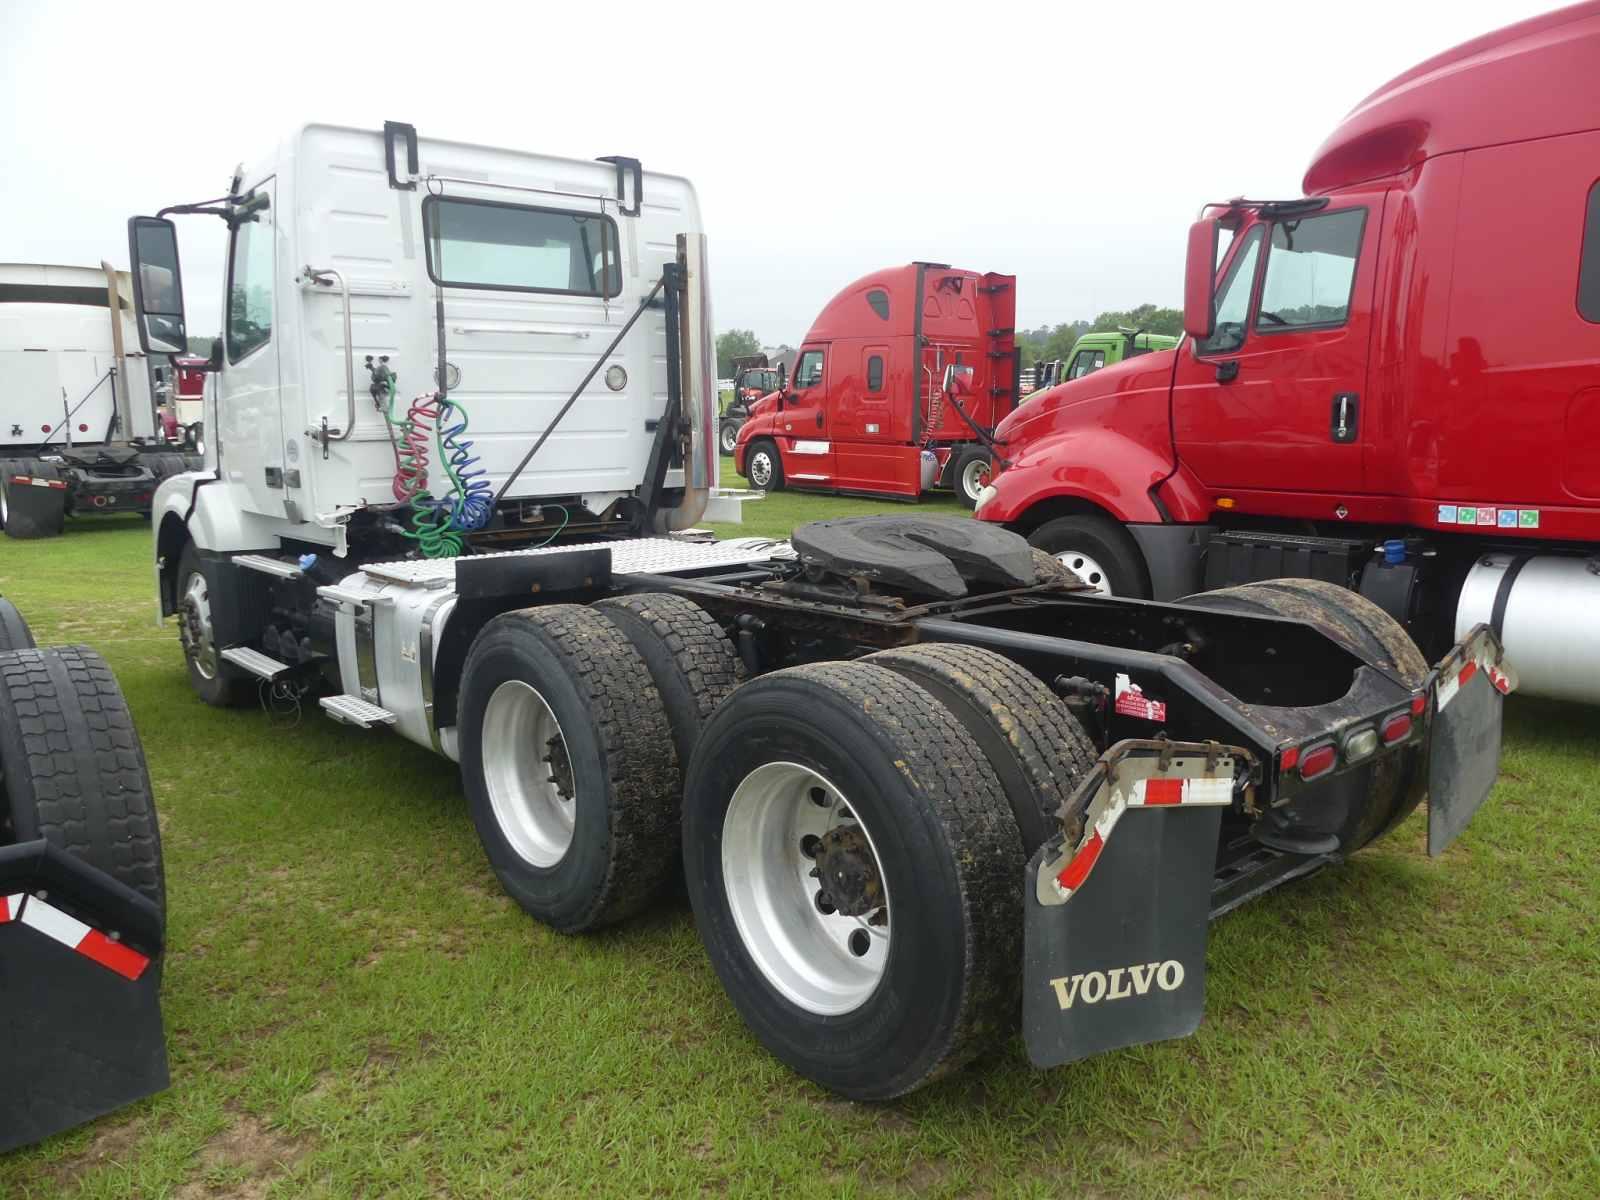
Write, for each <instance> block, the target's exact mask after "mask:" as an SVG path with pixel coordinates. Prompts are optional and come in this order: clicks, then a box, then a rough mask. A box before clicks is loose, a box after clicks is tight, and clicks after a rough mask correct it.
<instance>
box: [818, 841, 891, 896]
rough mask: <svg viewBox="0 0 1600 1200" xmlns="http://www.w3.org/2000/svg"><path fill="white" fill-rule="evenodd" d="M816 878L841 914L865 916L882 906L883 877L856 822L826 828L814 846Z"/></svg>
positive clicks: (870, 848)
mask: <svg viewBox="0 0 1600 1200" xmlns="http://www.w3.org/2000/svg"><path fill="white" fill-rule="evenodd" d="M816 861H817V878H818V879H819V880H820V881H821V883H822V890H823V893H824V895H825V897H826V899H827V900H828V901H829V902H830V903H831V904H832V905H833V907H834V908H835V909H836V910H838V912H839V914H840V915H841V916H846V917H864V916H866V915H867V914H868V913H870V912H873V911H874V910H876V909H879V908H882V907H883V877H882V876H881V875H879V874H878V860H877V859H876V858H875V857H874V856H873V853H872V847H871V845H869V844H868V842H867V835H866V834H865V833H864V832H863V831H862V829H861V827H860V826H859V825H840V826H838V827H836V828H833V829H830V830H828V832H827V833H825V834H823V835H822V837H821V838H820V839H819V844H818V847H817V855H816Z"/></svg>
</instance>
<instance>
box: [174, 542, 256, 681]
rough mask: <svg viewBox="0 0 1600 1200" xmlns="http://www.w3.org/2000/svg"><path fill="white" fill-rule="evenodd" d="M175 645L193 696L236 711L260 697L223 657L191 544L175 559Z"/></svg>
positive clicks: (208, 592) (197, 556)
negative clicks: (179, 649) (187, 676)
mask: <svg viewBox="0 0 1600 1200" xmlns="http://www.w3.org/2000/svg"><path fill="white" fill-rule="evenodd" d="M177 596H178V642H179V644H180V645H181V646H182V647H183V660H184V666H185V667H186V668H187V670H188V672H189V686H190V687H191V688H193V689H194V694H195V695H197V696H199V697H200V699H202V700H204V701H205V702H206V703H207V704H209V705H211V706H212V707H214V708H239V707H241V706H242V705H245V704H248V703H249V702H250V701H251V700H253V699H255V698H256V697H257V696H258V695H259V694H260V691H259V688H257V687H255V686H252V684H253V681H252V680H251V679H250V678H249V677H248V676H246V675H245V674H244V673H243V672H241V671H240V670H239V669H238V668H237V667H235V666H234V665H233V664H232V663H229V662H225V661H224V660H223V658H222V650H223V647H222V646H219V645H218V644H217V633H216V625H215V624H214V622H213V621H212V617H211V586H210V582H209V581H208V580H207V579H206V576H205V572H204V571H202V570H201V569H200V554H199V551H197V550H196V549H195V548H194V543H193V542H186V543H184V547H183V553H182V554H180V555H179V556H178V591H177Z"/></svg>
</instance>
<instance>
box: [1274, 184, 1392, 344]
mask: <svg viewBox="0 0 1600 1200" xmlns="http://www.w3.org/2000/svg"><path fill="white" fill-rule="evenodd" d="M1366 223H1367V210H1366V209H1364V208H1349V209H1345V210H1344V211H1343V212H1334V213H1322V214H1320V215H1318V216H1314V217H1302V218H1300V219H1299V220H1295V221H1278V222H1276V223H1275V224H1274V225H1273V226H1272V243H1271V246H1270V248H1269V249H1268V250H1267V277H1266V282H1265V283H1264V284H1262V286H1261V307H1260V309H1259V310H1257V312H1256V331H1257V332H1258V333H1274V332H1277V331H1280V330H1286V329H1307V328H1311V327H1317V328H1322V329H1326V328H1329V327H1332V326H1336V325H1343V324H1344V323H1345V321H1346V320H1348V319H1349V317H1350V296H1351V293H1352V292H1353V291H1354V290H1355V283H1356V264H1357V263H1358V262H1359V261H1360V257H1361V233H1362V230H1363V229H1365V228H1366Z"/></svg>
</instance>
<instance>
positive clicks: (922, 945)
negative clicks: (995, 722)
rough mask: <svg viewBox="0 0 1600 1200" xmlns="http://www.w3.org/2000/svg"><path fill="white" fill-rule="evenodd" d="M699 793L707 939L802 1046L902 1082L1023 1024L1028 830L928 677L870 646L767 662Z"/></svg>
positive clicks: (754, 999)
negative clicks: (857, 658) (865, 655)
mask: <svg viewBox="0 0 1600 1200" xmlns="http://www.w3.org/2000/svg"><path fill="white" fill-rule="evenodd" d="M684 794H685V808H684V827H683V829H684V872H685V877H686V882H687V884H688V890H689V897H690V901H691V903H692V904H693V906H694V913H695V922H696V925H697V926H698V928H699V931H700V938H701V941H702V942H703V943H704V944H705V947H706V953H707V954H708V956H709V957H710V959H711V963H712V966H713V967H714V968H715V969H716V972H717V975H718V976H719V978H721V980H722V985H723V987H724V988H725V989H726V991H727V993H728V996H729V998H730V999H731V1000H732V1001H733V1004H734V1006H735V1007H736V1008H737V1009H738V1010H739V1013H740V1015H741V1016H742V1017H743V1018H744V1021H745V1023H746V1025H748V1026H749V1028H750V1029H751V1031H752V1032H753V1033H754V1034H755V1035H756V1037H757V1038H758V1039H759V1040H760V1041H761V1043H762V1044H763V1045H764V1046H765V1047H766V1048H767V1049H768V1050H769V1051H771V1052H772V1053H773V1054H774V1055H776V1056H777V1057H778V1058H780V1059H782V1060H783V1061H784V1062H785V1063H787V1064H788V1065H789V1066H791V1067H792V1068H794V1069H795V1070H796V1071H798V1072H800V1073H801V1074H802V1075H805V1076H806V1077H807V1078H809V1079H812V1080H814V1081H816V1082H817V1083H818V1084H820V1085H822V1086H823V1087H826V1088H829V1089H831V1090H832V1091H834V1092H837V1093H839V1094H840V1095H843V1096H847V1097H849V1098H851V1099H855V1100H886V1099H889V1098H891V1097H894V1096H899V1095H903V1094H904V1093H906V1092H909V1091H912V1090H913V1089H915V1088H917V1087H920V1086H922V1085H923V1084H925V1083H928V1082H929V1081H931V1080H933V1079H936V1078H938V1077H940V1076H941V1075H944V1074H947V1073H948V1072H950V1071H953V1070H955V1069H956V1068H958V1067H960V1066H961V1065H962V1064H964V1063H966V1062H968V1061H970V1060H971V1059H972V1058H974V1057H975V1056H977V1055H978V1054H980V1053H981V1052H983V1051H984V1050H985V1049H986V1048H988V1047H990V1046H993V1045H995V1044H996V1043H997V1042H999V1041H1000V1040H1001V1039H1002V1038H1004V1037H1006V1036H1008V1035H1010V1034H1011V1033H1012V1032H1013V1031H1014V1029H1015V1027H1016V1020H1017V1017H1016V1012H1017V1003H1018V987H1019V980H1020V969H1019V964H1020V962H1021V935H1022V876H1023V857H1022V843H1021V839H1020V837H1019V836H1018V834H1017V828H1016V823H1015V822H1014V821H1013V820H1012V818H1011V812H1010V808H1009V806H1008V804H1007V802H1006V798H1005V794H1004V792H1003V791H1002V790H1001V787H1000V783H999V781H998V780H997V779H996V778H995V776H994V772H993V770H992V769H991V768H990V766H989V764H988V762H987V760H986V759H985V758H984V755H983V752H982V751H981V750H979V748H978V746H977V744H976V743H975V742H974V741H973V740H972V738H971V736H970V735H969V734H968V733H967V732H966V730H965V729H963V728H962V726H961V724H960V723H959V722H958V721H957V720H956V719H955V718H954V717H953V716H952V715H951V714H950V713H949V712H948V711H946V709H945V708H944V707H943V706H942V705H941V704H940V703H939V702H938V701H937V700H935V699H934V698H933V697H932V696H931V695H929V694H928V693H927V692H926V691H924V690H923V689H922V688H920V687H918V686H917V685H916V684H914V683H912V682H910V681H909V680H908V679H906V678H904V677H903V676H901V675H898V674H896V673H894V672H893V671H889V670H886V669H884V668H883V667H880V666H875V665H872V664H869V663H864V662H857V663H825V664H818V665H811V666H803V667H794V668H790V669H788V670H783V671H776V672H773V673H771V674H769V675H764V676H762V677H761V678H759V679H756V680H753V681H752V682H750V683H747V684H745V685H744V686H743V687H742V688H740V689H739V693H738V698H737V700H736V701H735V702H733V703H730V704H724V705H723V706H722V707H721V708H719V709H718V710H717V712H716V714H715V715H714V716H713V717H712V718H711V721H710V723H709V724H708V725H707V726H706V730H705V733H704V735H703V736H702V737H701V739H700V744H699V746H698V747H697V748H696V750H695V755H694V759H693V761H692V762H691V764H690V767H689V782H688V786H687V788H686V790H685V793H684ZM823 838H829V839H830V841H829V842H826V843H825V842H823V840H822V839H823ZM835 839H836V840H835ZM818 855H820V856H821V857H816V856H818ZM808 860H810V861H815V862H816V864H817V865H816V867H815V869H816V870H817V871H818V872H819V873H820V872H823V871H827V872H828V874H827V875H826V877H823V876H822V875H820V874H819V876H818V877H816V878H813V877H812V876H811V875H810V874H809V873H808ZM824 883H826V888H824ZM835 890H837V894H838V895H839V896H840V897H841V898H842V899H843V900H844V903H843V904H842V905H841V904H840V903H835V901H834V900H833V899H832V897H833V895H834V894H835ZM824 895H826V897H827V899H826V903H824V899H823V897H824ZM830 906H831V911H830ZM842 907H843V908H849V909H850V910H851V915H847V914H846V913H844V912H842V911H840V910H841V908H842ZM880 913H881V914H883V918H884V919H883V920H882V921H878V922H876V923H875V918H877V917H878V916H879V914H880Z"/></svg>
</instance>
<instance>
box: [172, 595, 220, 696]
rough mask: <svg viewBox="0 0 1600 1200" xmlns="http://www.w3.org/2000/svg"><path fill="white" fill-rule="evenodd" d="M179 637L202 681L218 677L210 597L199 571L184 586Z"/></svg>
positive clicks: (179, 616) (180, 606)
mask: <svg viewBox="0 0 1600 1200" xmlns="http://www.w3.org/2000/svg"><path fill="white" fill-rule="evenodd" d="M178 622H179V624H178V636H179V639H180V640H181V641H182V642H183V648H184V650H185V651H186V652H187V653H188V655H189V659H190V661H191V662H193V663H194V669H195V670H196V671H198V672H200V677H201V678H202V679H215V678H216V677H217V666H218V659H217V639H216V634H215V632H214V631H213V629H212V626H211V593H210V591H209V590H208V589H207V588H206V577H205V576H204V575H202V574H201V573H200V572H199V571H196V572H194V573H193V574H192V575H190V576H189V581H188V583H186V584H185V585H184V589H183V601H182V603H181V604H180V605H179V612H178Z"/></svg>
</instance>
